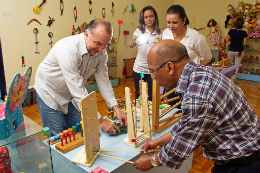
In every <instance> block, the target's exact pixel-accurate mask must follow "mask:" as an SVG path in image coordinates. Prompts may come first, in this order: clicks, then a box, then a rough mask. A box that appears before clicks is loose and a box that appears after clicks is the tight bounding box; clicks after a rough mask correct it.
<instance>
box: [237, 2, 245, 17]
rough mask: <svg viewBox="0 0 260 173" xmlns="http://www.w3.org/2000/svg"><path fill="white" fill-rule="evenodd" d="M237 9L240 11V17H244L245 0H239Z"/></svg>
mask: <svg viewBox="0 0 260 173" xmlns="http://www.w3.org/2000/svg"><path fill="white" fill-rule="evenodd" d="M237 11H238V13H239V17H241V18H242V17H243V15H244V3H243V1H239V3H238V7H237Z"/></svg>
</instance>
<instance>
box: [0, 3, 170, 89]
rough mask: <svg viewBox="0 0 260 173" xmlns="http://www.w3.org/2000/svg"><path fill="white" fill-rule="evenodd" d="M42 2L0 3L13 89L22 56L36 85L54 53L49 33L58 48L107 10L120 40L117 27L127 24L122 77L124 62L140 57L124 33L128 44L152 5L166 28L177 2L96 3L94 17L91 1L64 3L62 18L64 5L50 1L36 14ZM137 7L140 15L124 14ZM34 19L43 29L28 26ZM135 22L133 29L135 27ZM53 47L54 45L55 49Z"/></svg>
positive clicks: (120, 51)
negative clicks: (168, 14)
mask: <svg viewBox="0 0 260 173" xmlns="http://www.w3.org/2000/svg"><path fill="white" fill-rule="evenodd" d="M41 2H42V0H38V1H35V0H0V14H1V16H0V25H1V27H0V38H1V42H2V51H3V60H4V68H5V76H6V84H7V86H8V87H9V85H10V83H11V80H12V78H13V76H14V75H15V74H16V73H21V74H23V73H24V71H25V69H26V68H24V67H22V66H21V64H22V61H21V56H24V57H25V65H26V67H28V66H32V69H33V73H32V78H31V82H30V85H33V84H34V78H35V72H36V69H37V67H38V65H39V63H40V62H41V61H42V60H43V59H44V58H45V56H46V55H47V54H48V52H49V50H50V48H51V47H50V45H49V42H50V38H49V37H48V32H53V35H54V36H53V37H52V41H53V43H54V44H55V43H56V42H57V41H58V40H60V39H61V38H63V37H66V36H70V35H71V30H72V25H75V27H77V26H78V25H81V24H82V23H83V22H87V23H88V22H89V21H91V20H92V19H95V18H102V14H101V11H102V8H105V9H106V10H105V12H106V17H105V19H107V20H109V21H111V22H112V24H113V26H114V37H118V30H119V27H118V26H119V25H118V23H117V21H118V19H121V20H123V24H121V26H120V29H121V33H120V39H119V42H118V44H117V50H118V56H117V64H118V68H117V74H118V76H119V77H122V70H123V59H128V58H133V57H135V56H136V54H137V49H136V48H134V49H130V48H129V47H127V48H126V46H125V45H124V40H125V37H124V35H123V31H124V30H129V32H130V34H129V35H128V36H127V42H129V41H130V39H131V38H132V35H133V32H134V30H135V29H136V27H137V26H138V18H139V12H140V10H141V9H142V8H143V7H144V6H146V5H152V6H153V7H154V8H155V9H156V11H157V13H158V15H159V21H160V27H161V29H164V28H166V22H165V12H166V10H167V8H168V7H169V6H170V5H172V4H173V0H162V1H158V0H141V1H140V0H132V1H131V2H130V1H126V0H113V1H108V0H93V1H92V2H93V4H92V14H91V15H90V14H89V11H88V2H89V1H88V0H85V1H82V0H63V2H64V12H63V15H62V16H61V15H60V3H59V2H60V1H59V0H56V1H51V0H49V1H48V0H47V1H46V3H45V4H43V5H42V8H41V10H40V13H39V14H36V13H34V12H33V10H32V9H33V8H34V7H35V6H37V5H39V4H40V3H41ZM112 2H114V4H115V6H114V10H115V13H114V17H113V18H112V14H111V6H112V5H111V4H112ZM130 3H133V4H134V6H135V8H136V12H135V13H131V12H129V8H128V9H127V12H126V13H125V14H123V10H124V8H125V7H126V6H127V5H129V6H130V5H131V4H130ZM74 6H76V7H77V11H78V19H77V22H75V21H74V16H73V8H74ZM4 14H13V15H14V18H4V17H3V15H4ZM49 16H50V17H51V18H54V19H55V21H54V22H53V24H52V25H51V27H48V26H46V25H47V22H48V19H49ZM32 18H36V19H38V20H39V21H40V22H41V23H42V25H39V24H38V23H36V22H32V23H31V24H30V25H27V23H28V21H29V20H31V19H32ZM132 22H133V25H132V24H131V23H132ZM33 28H38V30H39V33H38V34H37V38H38V41H39V44H38V51H39V52H40V54H35V51H36V45H35V44H34V42H35V34H34V33H33ZM54 44H53V45H54Z"/></svg>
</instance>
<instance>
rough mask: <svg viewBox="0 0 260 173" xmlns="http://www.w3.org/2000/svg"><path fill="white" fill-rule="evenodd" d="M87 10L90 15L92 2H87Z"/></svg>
mask: <svg viewBox="0 0 260 173" xmlns="http://www.w3.org/2000/svg"><path fill="white" fill-rule="evenodd" d="M88 10H89V14H91V12H92V1H91V0H89V2H88Z"/></svg>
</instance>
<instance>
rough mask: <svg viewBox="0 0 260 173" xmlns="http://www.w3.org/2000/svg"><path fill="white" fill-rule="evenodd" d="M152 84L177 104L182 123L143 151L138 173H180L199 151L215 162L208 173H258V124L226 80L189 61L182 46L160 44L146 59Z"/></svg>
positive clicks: (137, 163)
mask: <svg viewBox="0 0 260 173" xmlns="http://www.w3.org/2000/svg"><path fill="white" fill-rule="evenodd" d="M147 62H148V67H149V70H150V74H151V75H152V78H153V79H155V80H156V82H157V83H158V84H159V85H161V86H163V87H165V88H166V89H167V90H171V89H173V88H175V87H176V91H175V92H176V95H179V96H180V98H181V101H182V102H181V112H182V116H181V119H180V121H178V122H177V123H176V124H175V125H173V127H172V129H171V130H170V131H169V132H167V133H165V134H164V135H162V136H161V137H159V138H157V139H152V140H148V141H147V142H146V143H144V144H143V145H142V147H141V149H142V150H144V153H145V154H146V153H147V152H153V151H154V149H158V148H161V151H160V152H159V153H158V154H155V155H153V156H147V155H144V156H142V157H141V158H139V159H138V160H137V161H135V162H134V164H133V165H134V166H135V167H136V168H137V169H139V170H141V171H148V170H150V169H151V168H153V167H157V166H162V165H165V166H169V167H173V168H175V169H178V168H180V166H181V165H182V163H183V161H184V160H186V159H187V158H188V157H189V156H190V154H191V153H192V152H193V151H194V150H195V149H196V148H197V147H201V149H202V150H203V156H204V157H205V158H207V159H208V160H213V161H215V164H214V167H213V168H212V170H211V171H212V173H231V172H233V173H235V172H236V173H244V172H246V173H254V172H257V170H260V121H259V118H258V116H257V114H256V113H255V112H254V111H253V110H252V109H251V108H250V106H249V104H248V101H247V98H246V97H245V95H244V93H243V91H242V90H241V89H240V88H239V87H238V86H236V85H235V84H234V83H233V82H232V81H231V80H230V79H229V78H227V77H226V76H224V75H223V74H221V73H219V72H217V71H215V70H213V69H212V68H210V67H207V66H201V65H197V64H195V63H194V62H193V61H191V60H190V58H189V57H188V54H187V50H186V48H185V46H183V45H182V44H181V43H179V42H177V41H174V40H162V41H160V42H158V43H157V44H155V45H154V46H153V47H152V48H151V49H150V51H149V53H148V55H147Z"/></svg>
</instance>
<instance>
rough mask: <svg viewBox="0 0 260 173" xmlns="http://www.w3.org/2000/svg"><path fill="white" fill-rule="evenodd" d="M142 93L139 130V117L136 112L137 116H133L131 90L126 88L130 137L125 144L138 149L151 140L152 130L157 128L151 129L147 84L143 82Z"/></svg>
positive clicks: (125, 140)
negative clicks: (138, 126)
mask: <svg viewBox="0 0 260 173" xmlns="http://www.w3.org/2000/svg"><path fill="white" fill-rule="evenodd" d="M141 91H142V94H141V98H142V99H141V103H140V128H139V129H137V116H136V112H135V115H133V111H132V103H131V92H130V88H128V87H126V88H125V97H126V112H127V128H128V137H127V138H125V139H124V140H123V142H124V143H126V144H128V145H130V146H132V147H134V148H136V147H138V146H139V145H141V144H142V143H143V142H145V141H146V140H148V139H149V138H151V130H152V129H154V128H156V126H153V128H150V120H149V115H148V99H147V98H148V94H147V83H145V82H142V87H141ZM135 100H136V99H135ZM135 106H136V104H135ZM135 110H136V109H135ZM142 131H144V132H142Z"/></svg>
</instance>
